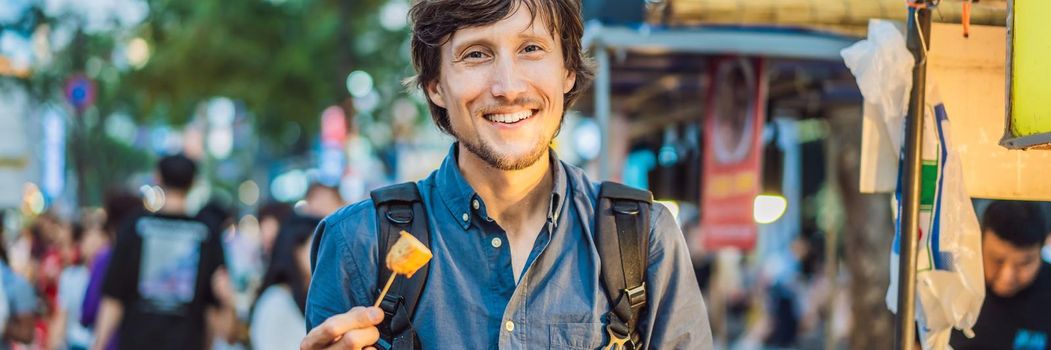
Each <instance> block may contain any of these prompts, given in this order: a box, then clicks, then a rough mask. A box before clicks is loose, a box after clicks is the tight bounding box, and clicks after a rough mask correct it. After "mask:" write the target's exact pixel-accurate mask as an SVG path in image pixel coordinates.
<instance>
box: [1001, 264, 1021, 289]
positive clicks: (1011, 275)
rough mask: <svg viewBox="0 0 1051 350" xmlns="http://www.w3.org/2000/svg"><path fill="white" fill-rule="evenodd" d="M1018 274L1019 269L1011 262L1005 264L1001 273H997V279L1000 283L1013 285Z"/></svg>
mask: <svg viewBox="0 0 1051 350" xmlns="http://www.w3.org/2000/svg"><path fill="white" fill-rule="evenodd" d="M1017 276H1018V271H1017V270H1016V269H1015V268H1014V267H1012V266H1011V264H1004V265H1003V267H1001V268H1000V273H998V274H997V280H998V282H1000V283H1006V284H1009V285H1013V284H1014V283H1015V279H1016V278H1017Z"/></svg>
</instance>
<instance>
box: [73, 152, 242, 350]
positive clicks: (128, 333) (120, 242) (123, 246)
mask: <svg viewBox="0 0 1051 350" xmlns="http://www.w3.org/2000/svg"><path fill="white" fill-rule="evenodd" d="M157 168H158V169H157V170H158V175H159V180H160V184H161V188H162V189H163V191H164V204H163V205H162V206H161V208H160V210H159V211H158V212H156V213H153V214H146V215H142V216H140V217H138V218H134V219H132V220H128V221H126V224H125V225H124V226H123V227H122V228H121V229H120V230H119V231H118V233H117V242H116V245H115V246H114V248H113V249H114V250H113V256H112V258H111V259H112V260H111V262H110V264H109V268H108V270H107V273H106V278H105V281H104V282H103V286H102V293H103V299H102V306H101V310H100V311H99V320H98V324H97V327H96V333H95V335H96V339H95V343H94V344H93V346H92V348H93V349H96V350H102V349H106V348H107V345H109V342H110V341H113V342H114V343H115V344H116V348H118V349H151V350H162V349H205V348H206V346H207V343H208V341H209V340H210V339H209V338H208V337H209V336H208V334H209V332H207V329H206V327H207V326H206V325H207V324H209V322H206V314H210V315H212V316H213V317H215V319H223V320H233V319H236V317H230V316H231V315H233V313H234V308H233V305H234V304H233V292H232V289H231V287H230V283H229V281H228V277H227V275H226V273H225V270H224V269H223V268H222V265H223V260H224V255H223V247H222V242H221V241H220V234H219V232H217V231H216V230H215V229H214V228H211V227H210V226H209V225H207V224H206V223H204V222H201V221H200V220H198V219H194V218H191V217H189V216H188V215H187V213H186V206H185V201H186V193H187V192H188V190H189V189H190V186H191V185H192V183H193V178H194V175H195V173H196V166H195V165H194V163H193V161H191V160H190V159H188V158H186V157H184V156H181V155H176V156H168V157H165V158H163V159H161V161H160V162H159V163H158V166H157ZM209 311H211V312H209ZM226 314H230V315H226ZM219 315H225V316H219ZM118 326H119V332H117V330H118ZM115 334H116V335H115ZM109 348H110V349H112V347H109Z"/></svg>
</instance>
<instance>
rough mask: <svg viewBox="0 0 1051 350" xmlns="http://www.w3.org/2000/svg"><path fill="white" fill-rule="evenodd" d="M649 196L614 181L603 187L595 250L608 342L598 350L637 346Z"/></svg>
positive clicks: (643, 297)
mask: <svg viewBox="0 0 1051 350" xmlns="http://www.w3.org/2000/svg"><path fill="white" fill-rule="evenodd" d="M652 203H653V195H652V194H651V193H650V192H649V191H645V190H639V189H635V188H631V187H628V186H624V185H621V184H618V183H614V182H603V183H602V187H601V189H600V190H599V206H598V211H597V213H598V215H596V232H597V235H596V239H595V240H596V245H597V246H598V251H599V256H601V260H602V283H603V284H604V285H605V287H606V294H607V296H608V297H609V300H610V305H611V306H612V310H611V311H610V312H609V313H608V314H607V318H608V322H609V323H608V324H607V325H606V331H607V333H609V337H610V342H609V344H607V345H606V347H604V348H603V349H614V350H634V349H638V348H639V347H640V345H639V344H641V342H640V336H639V332H638V329H637V326H638V323H639V315H641V314H642V310H643V309H644V308H645V307H646V268H647V267H648V265H649V264H648V263H649V259H648V256H649V232H650V205H651V204H652Z"/></svg>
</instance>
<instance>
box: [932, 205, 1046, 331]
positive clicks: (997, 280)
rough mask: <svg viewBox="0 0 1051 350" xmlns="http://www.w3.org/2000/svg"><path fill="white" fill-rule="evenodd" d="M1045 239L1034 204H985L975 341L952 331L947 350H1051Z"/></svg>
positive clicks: (1044, 230) (1043, 228)
mask: <svg viewBox="0 0 1051 350" xmlns="http://www.w3.org/2000/svg"><path fill="white" fill-rule="evenodd" d="M1047 234H1048V228H1047V225H1046V222H1045V220H1044V218H1043V216H1042V215H1041V213H1040V211H1039V209H1038V208H1037V206H1036V203H1033V202H1013V201H1012V202H1008V201H997V202H993V203H992V204H990V205H989V207H988V208H987V209H986V210H985V214H984V215H983V216H982V259H983V262H984V265H985V291H986V292H985V303H984V304H982V311H981V313H980V314H979V315H978V322H977V323H976V324H975V325H974V333H975V337H974V338H972V339H967V338H966V337H964V335H963V333H961V332H959V331H953V334H952V340H951V341H950V345H952V347H953V349H956V350H968V349H1005V350H1006V349H1013V350H1044V349H1051V347H1049V346H1048V344H1049V343H1048V335H1049V334H1051V266H1049V264H1048V263H1046V262H1044V261H1042V260H1041V258H1040V248H1041V247H1042V246H1043V244H1044V241H1045V240H1046V238H1047Z"/></svg>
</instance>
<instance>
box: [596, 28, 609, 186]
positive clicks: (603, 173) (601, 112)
mask: <svg viewBox="0 0 1051 350" xmlns="http://www.w3.org/2000/svg"><path fill="white" fill-rule="evenodd" d="M595 63H596V65H597V67H596V71H595V119H598V127H599V132H600V134H602V135H601V137H602V141H601V147H600V148H599V150H600V151H599V156H598V169H599V171H598V174H599V178H600V179H603V180H606V179H609V175H610V173H609V120H610V115H609V113H610V112H609V111H610V106H609V103H610V101H609V94H610V82H609V52H607V51H606V47H605V45H603V44H602V42H601V41H599V42H598V43H597V44H596V45H595Z"/></svg>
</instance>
